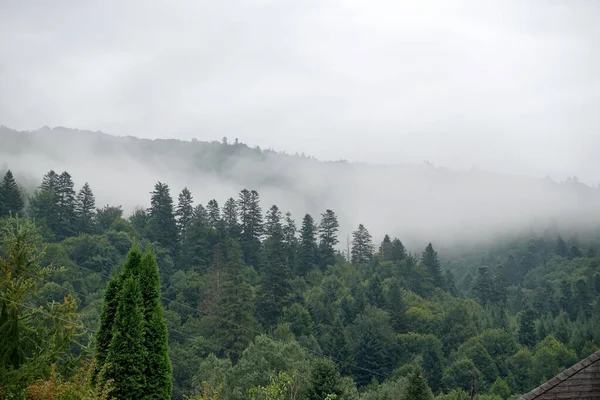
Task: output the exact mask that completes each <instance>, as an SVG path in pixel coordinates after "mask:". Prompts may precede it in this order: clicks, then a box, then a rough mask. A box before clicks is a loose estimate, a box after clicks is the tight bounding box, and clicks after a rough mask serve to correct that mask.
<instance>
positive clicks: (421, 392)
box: [404, 371, 433, 400]
mask: <svg viewBox="0 0 600 400" xmlns="http://www.w3.org/2000/svg"><path fill="white" fill-rule="evenodd" d="M404 399H406V400H433V393H432V392H431V389H430V388H429V386H428V385H427V379H425V377H424V376H423V374H422V373H421V372H420V371H417V372H414V373H412V374H411V375H410V376H409V377H408V386H407V388H406V393H405V394H404Z"/></svg>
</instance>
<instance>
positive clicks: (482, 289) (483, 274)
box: [473, 266, 494, 306]
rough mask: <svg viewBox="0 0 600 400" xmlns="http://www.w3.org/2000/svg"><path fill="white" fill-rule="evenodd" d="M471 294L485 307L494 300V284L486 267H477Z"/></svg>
mask: <svg viewBox="0 0 600 400" xmlns="http://www.w3.org/2000/svg"><path fill="white" fill-rule="evenodd" d="M473 294H474V295H475V297H476V298H477V300H479V302H480V303H481V304H482V305H484V306H485V305H486V304H488V303H490V302H492V301H493V299H494V282H493V280H492V275H491V274H490V270H489V268H488V267H485V266H484V267H479V269H478V270H477V279H476V281H475V286H474V287H473Z"/></svg>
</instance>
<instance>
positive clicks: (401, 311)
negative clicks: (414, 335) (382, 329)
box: [387, 279, 408, 333]
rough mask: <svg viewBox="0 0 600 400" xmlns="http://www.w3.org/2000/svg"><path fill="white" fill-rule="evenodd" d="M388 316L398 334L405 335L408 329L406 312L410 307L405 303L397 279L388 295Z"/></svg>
mask: <svg viewBox="0 0 600 400" xmlns="http://www.w3.org/2000/svg"><path fill="white" fill-rule="evenodd" d="M387 309H388V314H389V315H390V324H391V325H392V328H394V331H396V332H397V333H404V332H405V331H406V327H407V318H406V311H407V310H408V307H407V306H406V303H405V302H404V296H402V291H401V290H400V284H399V283H398V281H397V280H396V279H394V280H393V281H392V283H391V284H390V288H389V293H388V301H387Z"/></svg>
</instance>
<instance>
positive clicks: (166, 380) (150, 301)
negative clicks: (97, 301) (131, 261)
mask: <svg viewBox="0 0 600 400" xmlns="http://www.w3.org/2000/svg"><path fill="white" fill-rule="evenodd" d="M139 280H140V290H141V293H142V303H143V310H144V320H145V338H144V346H145V348H146V352H147V358H146V362H145V372H144V375H145V377H146V385H145V387H144V390H143V395H144V398H145V399H157V400H168V399H170V398H171V393H172V391H173V378H172V367H171V361H170V360H169V347H168V346H169V340H168V333H167V325H166V322H165V319H164V315H163V308H162V304H161V303H160V280H159V274H158V266H157V264H156V258H155V257H154V255H153V254H152V253H150V252H146V254H144V256H143V258H142V260H141V265H140V276H139Z"/></svg>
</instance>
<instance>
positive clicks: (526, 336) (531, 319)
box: [519, 308, 535, 347]
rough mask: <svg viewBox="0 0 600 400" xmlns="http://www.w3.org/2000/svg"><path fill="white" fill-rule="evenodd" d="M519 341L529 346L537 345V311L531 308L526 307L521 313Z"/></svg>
mask: <svg viewBox="0 0 600 400" xmlns="http://www.w3.org/2000/svg"><path fill="white" fill-rule="evenodd" d="M519 342H520V343H521V344H522V345H523V346H527V347H533V346H534V345H535V312H534V311H533V310H532V309H531V308H526V309H525V310H523V312H521V314H520V318H519Z"/></svg>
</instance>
